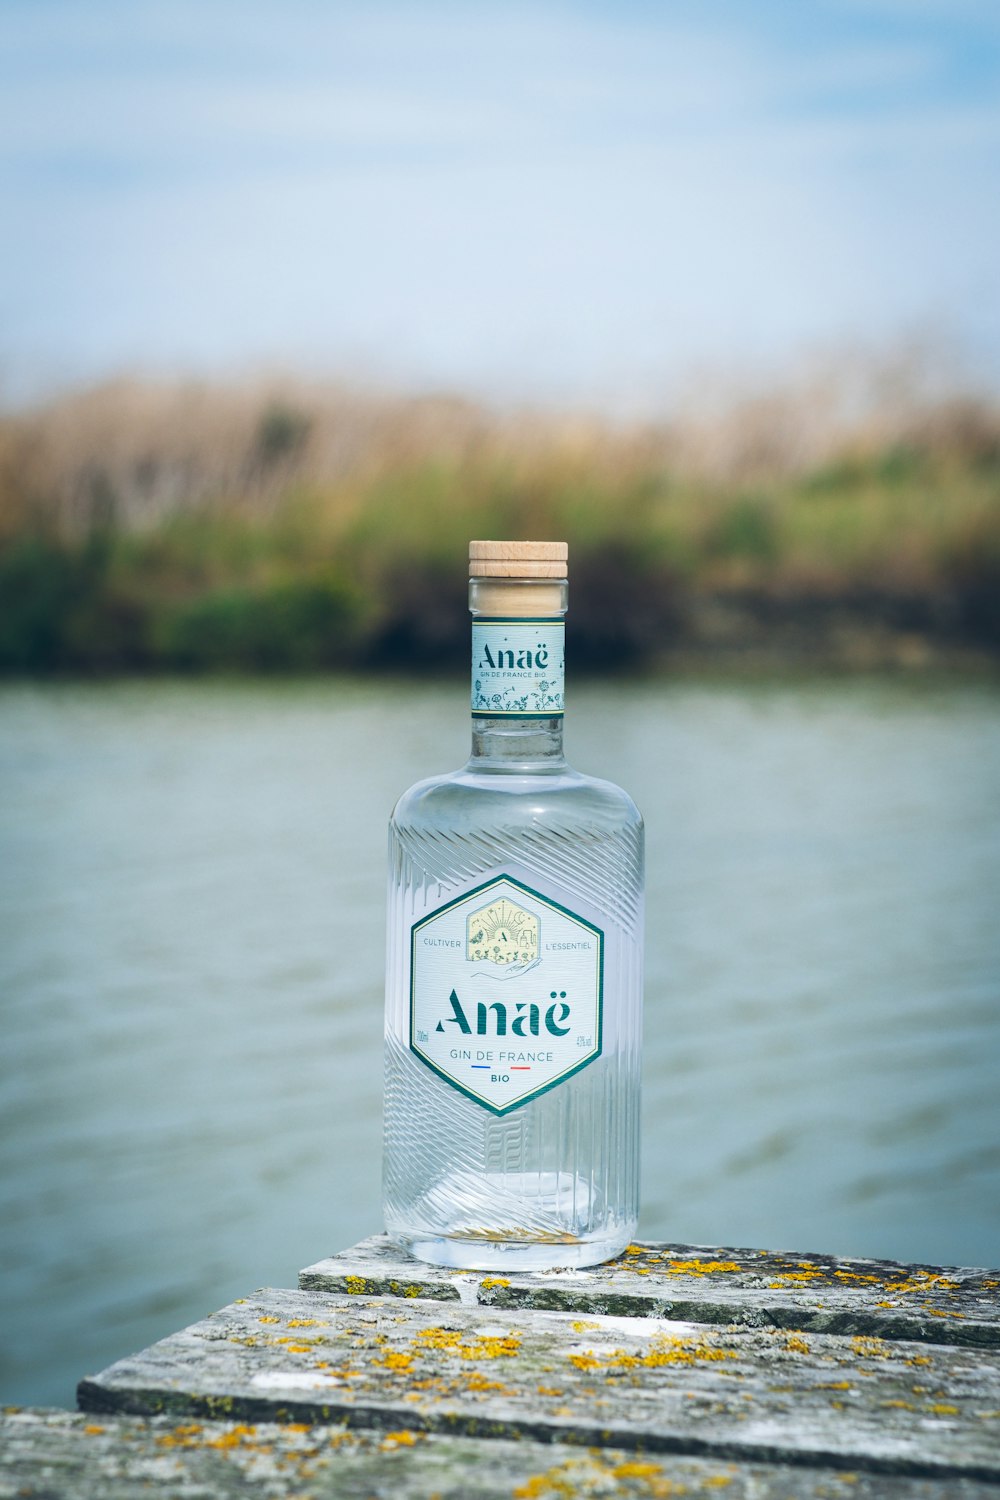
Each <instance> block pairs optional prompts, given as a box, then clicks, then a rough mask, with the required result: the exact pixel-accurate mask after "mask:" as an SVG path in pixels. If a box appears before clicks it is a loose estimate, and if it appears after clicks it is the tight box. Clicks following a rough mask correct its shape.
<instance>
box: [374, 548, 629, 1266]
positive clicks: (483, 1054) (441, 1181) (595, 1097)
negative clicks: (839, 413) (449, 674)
mask: <svg viewBox="0 0 1000 1500" xmlns="http://www.w3.org/2000/svg"><path fill="white" fill-rule="evenodd" d="M566 555H567V549H566V545H565V543H560V542H473V543H471V545H470V586H469V590H470V604H471V609H472V617H473V661H472V754H471V756H470V758H469V761H468V763H467V764H466V765H465V766H464V767H463V768H462V769H461V770H459V771H455V772H454V773H452V774H450V775H446V776H437V777H432V778H430V779H429V780H427V781H420V782H418V783H417V784H416V785H415V786H412V787H411V788H410V790H409V791H408V792H406V793H405V794H404V795H403V796H402V797H401V798H400V800H399V803H398V804H397V806H396V808H395V810H394V812H393V815H392V819H391V823H390V830H389V900H388V944H387V968H386V1027H385V1151H384V1173H383V1181H384V1208H385V1224H386V1229H387V1231H388V1233H389V1235H390V1236H391V1237H392V1239H393V1240H394V1241H395V1242H396V1243H397V1244H398V1245H399V1246H400V1247H402V1248H404V1249H405V1250H407V1251H409V1252H410V1253H411V1254H412V1255H414V1256H416V1257H417V1258H419V1259H421V1260H425V1261H431V1262H434V1263H436V1264H439V1265H446V1266H460V1267H468V1268H473V1269H484V1270H494V1269H497V1270H502V1269H504V1268H507V1269H519V1270H539V1269H544V1268H547V1267H555V1266H585V1265H593V1264H595V1263H597V1262H599V1261H602V1260H606V1259H608V1258H610V1257H611V1256H614V1255H616V1254H618V1253H619V1252H620V1251H621V1250H622V1249H623V1248H624V1247H625V1245H627V1244H628V1242H629V1240H630V1239H631V1238H632V1237H633V1235H634V1232H635V1227H636V1220H637V1217H638V1187H639V1184H638V1148H639V1074H640V1043H641V1027H642V919H643V827H642V819H641V817H640V815H639V812H638V810H637V809H636V807H635V804H634V803H633V802H632V800H631V798H630V797H628V796H627V795H626V793H625V792H623V791H622V790H621V789H620V788H619V787H617V786H614V785H612V784H611V783H610V782H607V781H600V780H597V779H595V778H594V777H590V776H583V775H581V774H580V773H579V772H577V771H574V770H572V769H571V768H570V767H569V766H568V765H567V763H566V760H565V758H564V756H563V745H562V731H563V621H564V615H565V611H566V602H567V582H566V572H567V567H566Z"/></svg>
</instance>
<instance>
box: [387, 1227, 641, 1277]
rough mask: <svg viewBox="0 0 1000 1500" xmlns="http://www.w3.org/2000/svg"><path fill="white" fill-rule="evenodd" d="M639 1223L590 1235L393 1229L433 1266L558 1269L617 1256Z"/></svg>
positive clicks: (404, 1247) (404, 1244) (395, 1235)
mask: <svg viewBox="0 0 1000 1500" xmlns="http://www.w3.org/2000/svg"><path fill="white" fill-rule="evenodd" d="M634 1232H635V1225H632V1226H631V1231H630V1232H628V1231H626V1230H624V1229H622V1228H620V1227H619V1228H617V1229H616V1231H615V1233H614V1234H608V1235H603V1236H601V1237H600V1238H596V1237H595V1238H588V1239H585V1240H583V1239H570V1238H569V1237H567V1238H566V1239H565V1240H559V1239H555V1238H553V1239H551V1240H544V1239H532V1240H525V1239H517V1240H513V1239H511V1240H502V1239H497V1240H488V1239H476V1240H473V1239H464V1238H462V1237H461V1236H459V1235H455V1236H447V1237H446V1236H438V1237H433V1238H431V1237H428V1236H423V1235H420V1236H416V1235H407V1234H399V1233H393V1232H392V1231H391V1230H390V1232H389V1236H390V1239H392V1241H393V1243H394V1244H396V1245H398V1246H399V1248H400V1249H401V1250H405V1251H406V1253H407V1254H408V1255H412V1256H413V1258H414V1260H422V1261H424V1262H425V1263H426V1264H428V1265H432V1266H448V1267H450V1268H451V1269H452V1270H456V1271H557V1270H575V1269H578V1268H580V1267H583V1266H597V1265H601V1264H602V1262H604V1261H606V1260H614V1259H615V1257H616V1256H618V1255H620V1254H621V1253H622V1251H623V1250H624V1249H625V1246H626V1245H628V1244H630V1243H631V1238H632V1234H634Z"/></svg>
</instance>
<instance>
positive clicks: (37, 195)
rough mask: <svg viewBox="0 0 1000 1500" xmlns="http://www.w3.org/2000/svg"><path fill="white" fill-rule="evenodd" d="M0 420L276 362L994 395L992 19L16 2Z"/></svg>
mask: <svg viewBox="0 0 1000 1500" xmlns="http://www.w3.org/2000/svg"><path fill="white" fill-rule="evenodd" d="M0 19H2V26H0V202H2V204H3V212H4V219H5V223H4V226H3V231H2V234H0V399H2V398H6V399H14V400H16V399H21V398H25V397H28V398H31V397H33V396H34V395H35V394H37V393H40V392H44V391H45V390H46V389H48V388H50V387H53V386H58V385H65V384H67V383H70V384H72V383H75V382H83V381H89V380H95V379H102V378H105V377H108V376H113V375H116V374H118V373H122V372H148V373H153V374H160V373H166V374H172V373H176V372H183V373H191V372H195V373H210V374H218V375H225V376H230V375H234V374H242V373H246V372H248V371H250V370H253V369H259V368H262V367H274V366H282V367H285V368H294V369H301V370H303V371H306V372H309V373H322V374H333V375H336V376H339V377H344V376H346V377H348V378H354V379H358V380H363V381H367V382H381V383H389V384H393V385H396V386H398V387H405V388H420V389H441V388H448V389H458V390H463V391H465V392H467V393H469V394H480V395H487V396H496V397H500V398H503V399H509V398H514V399H523V398H528V399H541V400H545V399H549V398H551V399H555V400H558V401H564V400H570V401H576V400H584V401H595V400H611V401H614V400H625V401H628V400H631V399H635V400H637V401H642V400H643V399H645V398H646V397H648V396H650V395H651V394H655V393H656V392H659V391H662V390H664V389H666V388H668V387H669V386H670V384H671V382H675V381H677V380H678V379H680V378H686V377H687V376H688V375H689V374H690V373H691V372H693V371H697V370H713V369H714V370H721V371H727V370H733V369H743V370H752V369H756V368H759V369H762V370H763V369H772V368H773V369H778V368H781V367H783V366H785V365H788V364H789V363H790V362H794V361H795V360H796V359H798V358H800V357H802V356H803V355H805V354H809V353H812V352H815V351H817V350H822V349H832V348H836V347H841V346H843V347H852V346H857V347H862V346H864V347H872V348H881V347H890V346H891V345H892V344H893V343H894V342H896V341H902V340H908V339H912V338H914V337H917V338H920V339H923V340H927V339H931V340H932V341H933V340H940V341H941V343H942V346H944V345H945V344H948V345H950V346H952V347H953V348H960V349H961V350H962V355H963V358H964V359H967V360H968V361H969V363H970V366H972V367H975V368H976V369H977V370H979V371H981V372H984V373H985V376H986V378H988V379H989V380H990V381H992V382H994V383H995V384H996V385H997V386H998V387H1000V7H998V6H997V5H996V4H995V3H991V0H981V3H980V0H870V3H861V0H809V3H808V4H803V3H802V0H754V4H752V5H751V4H748V3H746V0H689V3H687V0H677V3H672V0H659V3H640V0H617V3H613V4H612V3H602V0H590V3H572V4H571V3H551V0H533V3H531V4H523V5H522V4H519V3H517V0H514V3H503V4H501V3H497V0H479V3H476V0H452V3H437V0H426V3H400V0H396V3H382V0H280V3H277V0H165V3H161V0H145V3H144V0H122V3H119V0H86V3H81V0H0Z"/></svg>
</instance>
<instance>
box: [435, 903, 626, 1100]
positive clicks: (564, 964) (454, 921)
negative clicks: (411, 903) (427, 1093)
mask: <svg viewBox="0 0 1000 1500" xmlns="http://www.w3.org/2000/svg"><path fill="white" fill-rule="evenodd" d="M603 981H604V934H603V933H602V931H601V929H600V928H599V927H595V926H594V924H593V923H592V922H588V921H587V920H586V919H585V918H583V917H580V916H577V915H576V914H575V913H574V912H571V911H569V910H568V909H567V908H566V907H564V906H561V905H559V903H558V902H556V901H553V900H551V899H550V898H549V897H547V896H543V895H541V894H540V893H539V892H538V891H534V890H532V889H531V888H530V887H529V886H526V885H523V884H522V883H521V882H520V881H518V880H514V879H513V878H512V877H511V876H509V875H501V876H498V877H497V878H496V879H495V880H490V881H488V882H487V883H486V884H485V885H480V886H477V887H476V888H475V890H472V891H469V892H468V893H467V894H466V895H464V896H459V897H457V898H456V899H455V900H454V901H449V902H448V904H447V905H446V906H442V907H439V908H438V910H437V911H433V912H431V913H430V914H429V916H426V917H424V918H423V920H422V921H420V922H416V923H414V925H413V928H412V931H411V936H410V1047H411V1049H412V1050H413V1051H414V1052H415V1053H416V1054H417V1056H418V1057H419V1058H420V1059H421V1061H423V1062H425V1063H426V1064H427V1066H428V1067H429V1068H431V1069H433V1071H434V1072H435V1073H437V1075H438V1077H439V1078H443V1079H445V1080H446V1082H448V1083H450V1084H452V1085H453V1086H454V1087H455V1088H457V1089H459V1090H460V1091H461V1092H462V1093H463V1094H466V1095H467V1096H468V1097H469V1098H470V1099H475V1100H476V1101H477V1102H478V1103H479V1104H482V1105H484V1106H485V1107H486V1108H487V1109H489V1110H491V1111H492V1112H493V1113H494V1114H496V1115H503V1114H506V1113H507V1111H508V1110H511V1109H516V1108H517V1107H518V1105H521V1104H526V1103H527V1102H528V1100H529V1099H534V1098H535V1097H536V1096H537V1095H538V1094H542V1093H544V1092H545V1090H546V1089H550V1088H554V1087H555V1086H556V1085H557V1084H559V1083H562V1082H564V1081H565V1079H567V1078H569V1077H570V1076H571V1075H572V1074H573V1073H578V1072H579V1070H580V1069H581V1068H584V1067H586V1065H587V1064H588V1063H590V1062H593V1060H594V1059H595V1058H596V1057H599V1056H600V1053H601V1022H602V1005H603Z"/></svg>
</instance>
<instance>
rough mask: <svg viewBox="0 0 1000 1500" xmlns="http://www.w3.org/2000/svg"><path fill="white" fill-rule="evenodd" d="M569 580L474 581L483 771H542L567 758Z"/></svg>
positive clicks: (475, 731) (478, 763)
mask: <svg viewBox="0 0 1000 1500" xmlns="http://www.w3.org/2000/svg"><path fill="white" fill-rule="evenodd" d="M566 593H567V588H566V582H565V579H557V580H556V579H531V580H525V579H489V580H486V579H477V578H473V579H472V580H471V581H470V587H469V603H470V606H471V608H472V756H471V759H470V765H474V766H475V767H476V769H477V770H494V771H499V772H507V773H508V774H517V773H522V774H523V773H537V772H539V771H545V770H550V769H555V768H558V767H561V766H564V765H565V764H566V762H565V759H564V757H563V716H562V711H563V660H564V650H563V639H564V629H563V616H564V614H565V611H566Z"/></svg>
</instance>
